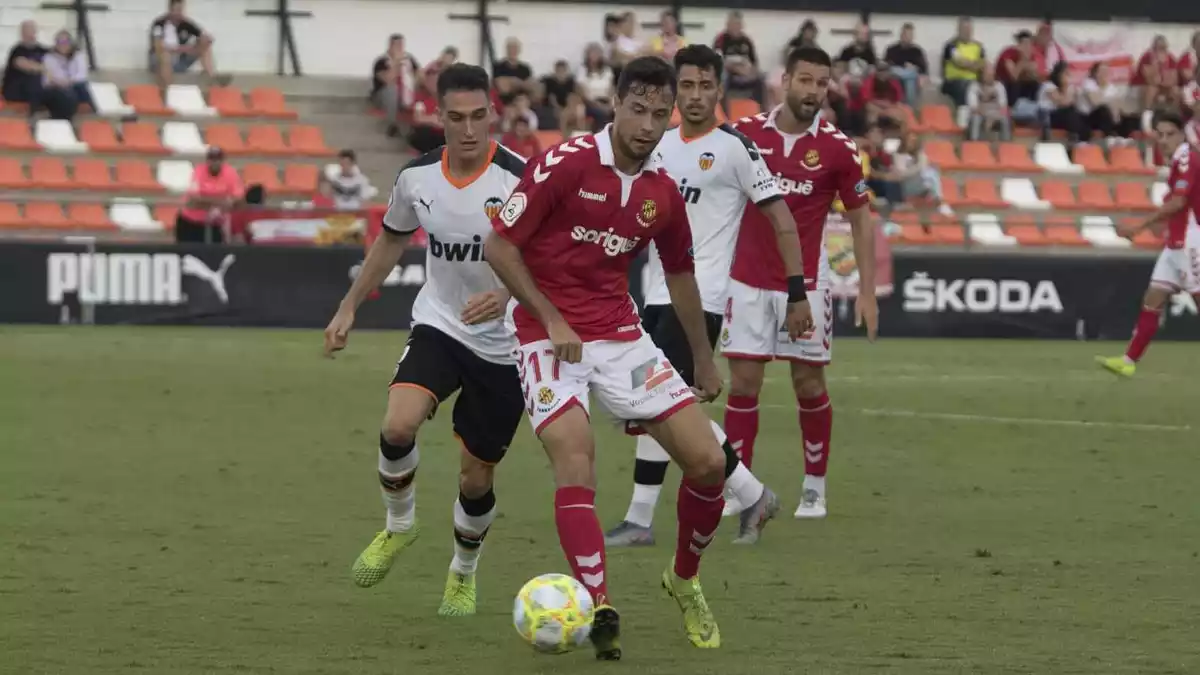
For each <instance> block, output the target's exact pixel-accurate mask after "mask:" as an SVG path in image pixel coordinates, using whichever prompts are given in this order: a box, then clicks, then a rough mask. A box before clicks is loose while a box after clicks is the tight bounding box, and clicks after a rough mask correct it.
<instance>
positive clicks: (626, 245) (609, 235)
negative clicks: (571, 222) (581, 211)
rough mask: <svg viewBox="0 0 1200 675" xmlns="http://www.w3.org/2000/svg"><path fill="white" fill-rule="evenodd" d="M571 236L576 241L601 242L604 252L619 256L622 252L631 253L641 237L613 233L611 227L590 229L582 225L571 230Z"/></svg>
mask: <svg viewBox="0 0 1200 675" xmlns="http://www.w3.org/2000/svg"><path fill="white" fill-rule="evenodd" d="M571 238H572V239H574V240H575V241H581V242H583V243H585V244H599V245H600V247H601V248H603V249H604V252H605V253H606V254H607V255H610V256H618V255H621V254H622V253H629V252H630V251H632V250H633V249H635V248H637V245H638V242H640V241H641V240H642V238H641V237H634V238H633V239H630V238H628V237H622V236H621V235H619V234H613V229H612V228H611V227H610V228H608V229H607V230H604V231H600V230H589V229H587V228H586V227H584V226H582V225H576V226H575V229H573V230H571Z"/></svg>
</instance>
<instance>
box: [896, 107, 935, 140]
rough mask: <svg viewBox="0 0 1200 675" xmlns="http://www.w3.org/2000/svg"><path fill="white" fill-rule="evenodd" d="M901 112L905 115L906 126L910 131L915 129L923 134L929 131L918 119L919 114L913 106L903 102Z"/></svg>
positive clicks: (902, 115)
mask: <svg viewBox="0 0 1200 675" xmlns="http://www.w3.org/2000/svg"><path fill="white" fill-rule="evenodd" d="M900 114H901V117H903V118H904V119H903V122H904V128H905V129H907V130H909V131H915V132H917V133H918V134H923V133H925V132H927V131H929V129H928V128H926V127H925V125H924V124H922V123H921V121H920V120H918V119H917V114H916V113H914V112H913V109H912V106H909V105H906V104H903V103H901V104H900Z"/></svg>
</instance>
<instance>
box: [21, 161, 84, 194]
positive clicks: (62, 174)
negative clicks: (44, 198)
mask: <svg viewBox="0 0 1200 675" xmlns="http://www.w3.org/2000/svg"><path fill="white" fill-rule="evenodd" d="M29 178H30V179H31V180H32V182H33V187H36V188H41V189H43V190H70V189H71V188H73V187H76V186H75V184H74V182H72V181H71V179H70V178H69V177H68V176H67V165H66V164H63V162H62V160H61V159H59V158H57V157H35V158H34V159H33V161H32V162H30V163H29Z"/></svg>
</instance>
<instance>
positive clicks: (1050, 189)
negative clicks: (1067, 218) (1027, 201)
mask: <svg viewBox="0 0 1200 675" xmlns="http://www.w3.org/2000/svg"><path fill="white" fill-rule="evenodd" d="M1042 199H1044V200H1046V201H1047V202H1050V206H1051V207H1053V208H1055V209H1074V208H1077V207H1078V206H1079V202H1078V201H1076V199H1075V191H1074V190H1072V189H1071V185H1070V184H1069V183H1066V182H1064V181H1061V180H1048V181H1046V182H1044V183H1042Z"/></svg>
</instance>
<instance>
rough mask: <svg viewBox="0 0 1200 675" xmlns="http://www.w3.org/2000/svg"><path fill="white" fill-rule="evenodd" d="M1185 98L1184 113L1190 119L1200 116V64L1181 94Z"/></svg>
mask: <svg viewBox="0 0 1200 675" xmlns="http://www.w3.org/2000/svg"><path fill="white" fill-rule="evenodd" d="M1179 96H1180V98H1181V99H1183V109H1184V115H1185V116H1186V117H1188V118H1190V119H1193V120H1194V119H1197V118H1200V65H1197V66H1196V67H1195V68H1194V69H1193V70H1192V74H1191V76H1190V77H1189V78H1188V80H1187V84H1186V85H1184V87H1183V91H1181V92H1180V94H1179Z"/></svg>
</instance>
